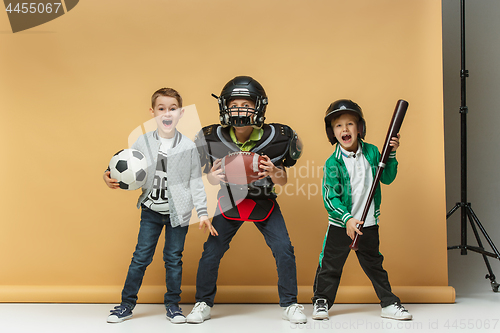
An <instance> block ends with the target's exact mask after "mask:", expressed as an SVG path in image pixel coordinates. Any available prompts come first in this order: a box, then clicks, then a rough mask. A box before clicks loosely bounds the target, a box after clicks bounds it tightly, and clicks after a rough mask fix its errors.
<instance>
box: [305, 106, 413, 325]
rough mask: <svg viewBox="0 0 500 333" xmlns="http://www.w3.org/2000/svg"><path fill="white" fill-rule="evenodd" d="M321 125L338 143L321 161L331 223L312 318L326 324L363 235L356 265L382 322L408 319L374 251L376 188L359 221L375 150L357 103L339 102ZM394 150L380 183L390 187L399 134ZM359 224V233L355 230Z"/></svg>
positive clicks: (376, 239) (376, 247)
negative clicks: (372, 290) (375, 298)
mask: <svg viewBox="0 0 500 333" xmlns="http://www.w3.org/2000/svg"><path fill="white" fill-rule="evenodd" d="M325 126H326V133H327V136H328V139H329V140H330V142H331V143H332V145H333V144H335V143H337V145H336V147H335V151H334V153H333V154H332V155H331V156H330V157H329V158H328V159H327V160H326V163H325V166H324V176H323V201H324V204H325V208H326V210H327V211H328V222H329V224H330V226H329V228H328V231H327V234H326V236H325V241H324V244H323V250H322V252H321V254H320V258H319V265H318V268H317V271H316V278H315V280H314V297H313V298H312V300H313V304H314V310H313V316H312V317H313V319H318V320H323V319H328V310H329V309H330V308H331V307H332V305H333V302H334V301H335V297H336V295H337V290H338V287H339V284H340V278H341V275H342V269H343V267H344V264H345V261H346V259H347V256H348V255H349V253H350V251H351V250H350V248H349V245H350V244H351V241H352V239H353V238H354V236H355V234H356V233H358V234H359V235H363V237H362V238H361V239H360V242H359V249H358V250H357V251H356V255H357V257H358V261H359V263H360V265H361V267H362V268H363V271H364V272H365V274H366V275H367V276H368V278H369V279H370V281H371V282H372V284H373V287H374V288H375V292H376V294H377V296H378V298H379V299H380V305H381V306H382V314H381V315H382V317H384V318H390V319H397V320H410V319H412V315H411V314H410V313H409V312H408V311H407V310H406V309H405V308H404V307H403V306H402V305H401V301H400V300H399V298H398V297H397V296H396V295H394V294H393V293H392V291H391V285H390V283H389V278H388V275H387V272H386V271H385V270H384V268H383V267H382V262H383V260H384V257H383V256H382V254H381V253H380V252H379V233H378V220H379V215H380V202H381V194H380V186H378V187H377V188H376V191H375V195H374V199H373V201H372V202H371V205H370V208H369V210H368V215H367V217H366V219H365V221H360V220H359V219H360V218H361V215H362V213H363V210H364V208H365V204H366V201H367V199H368V195H369V191H370V188H371V185H372V183H373V179H374V177H375V172H376V169H377V165H378V163H379V161H380V153H379V151H378V148H377V147H376V146H374V145H372V144H369V143H366V142H363V141H362V139H363V138H364V136H365V133H366V124H365V120H364V118H363V112H362V110H361V108H360V107H359V105H358V104H356V103H354V102H353V101H351V100H346V99H342V100H338V101H336V102H333V103H332V104H331V105H330V106H329V108H328V109H327V112H326V116H325ZM390 145H391V146H392V147H393V148H392V152H391V154H390V155H389V160H388V161H387V164H386V166H385V168H384V170H383V172H382V175H381V178H380V181H381V182H382V183H384V184H390V183H392V181H393V180H394V179H395V178H396V174H397V166H398V162H397V160H396V149H397V148H398V147H399V134H398V136H397V137H393V138H391V142H390ZM357 224H362V225H363V232H361V231H359V230H358V229H357V228H356V225H357Z"/></svg>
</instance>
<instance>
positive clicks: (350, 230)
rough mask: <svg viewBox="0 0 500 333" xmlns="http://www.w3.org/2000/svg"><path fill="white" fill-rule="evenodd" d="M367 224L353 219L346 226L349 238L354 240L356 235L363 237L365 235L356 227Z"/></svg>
mask: <svg viewBox="0 0 500 333" xmlns="http://www.w3.org/2000/svg"><path fill="white" fill-rule="evenodd" d="M363 223H365V222H361V221H360V220H357V219H355V218H354V217H351V218H350V219H349V220H348V221H347V223H346V224H345V228H346V232H347V236H349V237H351V239H354V234H356V233H357V234H358V235H360V236H361V235H362V234H363V233H362V232H361V231H359V230H358V228H356V225H358V224H363Z"/></svg>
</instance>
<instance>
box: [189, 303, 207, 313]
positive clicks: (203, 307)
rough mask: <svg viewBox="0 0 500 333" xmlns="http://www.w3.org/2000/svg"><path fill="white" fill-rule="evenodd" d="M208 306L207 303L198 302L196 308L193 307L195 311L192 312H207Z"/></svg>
mask: <svg viewBox="0 0 500 333" xmlns="http://www.w3.org/2000/svg"><path fill="white" fill-rule="evenodd" d="M207 306H208V305H207V303H205V302H198V303H196V304H195V305H194V307H193V310H192V311H195V310H197V311H200V312H201V311H203V310H205V308H206V307H207Z"/></svg>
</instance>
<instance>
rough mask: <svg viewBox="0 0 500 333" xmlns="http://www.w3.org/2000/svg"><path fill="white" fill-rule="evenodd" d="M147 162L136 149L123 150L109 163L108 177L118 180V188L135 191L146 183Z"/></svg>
mask: <svg viewBox="0 0 500 333" xmlns="http://www.w3.org/2000/svg"><path fill="white" fill-rule="evenodd" d="M147 168H148V162H147V161H146V157H145V156H144V154H143V153H141V152H140V151H138V150H136V149H123V150H120V151H119V152H117V153H116V154H115V155H114V156H113V157H112V158H111V161H109V170H110V172H111V173H110V175H109V176H110V177H111V178H114V179H116V180H118V183H119V184H120V188H122V189H124V190H137V189H138V188H140V187H141V186H142V185H144V184H145V183H146V178H147V173H146V170H147Z"/></svg>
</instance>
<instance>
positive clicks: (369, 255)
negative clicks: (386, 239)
mask: <svg viewBox="0 0 500 333" xmlns="http://www.w3.org/2000/svg"><path fill="white" fill-rule="evenodd" d="M351 242H352V240H351V238H350V237H349V236H347V234H346V229H345V228H340V227H336V226H333V225H330V227H329V228H328V232H327V235H326V239H325V243H324V245H323V252H322V253H321V254H322V256H321V257H320V263H319V265H318V269H317V270H316V278H315V279H314V287H313V290H314V297H313V299H312V300H313V303H314V302H315V301H316V300H317V299H318V298H324V299H326V300H327V301H328V308H331V307H332V305H333V302H334V301H335V297H336V296H337V290H338V287H339V284H340V277H341V276H342V269H343V268H344V264H345V261H346V260H347V256H348V255H349V253H351V249H350V248H349V245H350V244H351ZM379 244H380V242H379V234H378V225H375V226H372V227H367V228H364V229H363V236H361V237H360V239H359V248H358V250H357V251H356V256H357V257H358V261H359V264H360V265H361V268H362V269H363V271H364V272H365V274H366V276H368V278H369V279H370V281H371V282H372V285H373V288H375V293H376V294H377V297H378V298H379V299H380V305H381V306H382V307H386V306H388V305H391V304H393V303H394V302H398V303H399V302H400V300H399V298H398V297H397V296H396V295H394V294H393V293H392V291H391V285H390V283H389V277H388V275H387V272H386V271H385V270H384V268H383V267H382V262H383V261H384V256H382V254H381V253H380V252H379Z"/></svg>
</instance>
